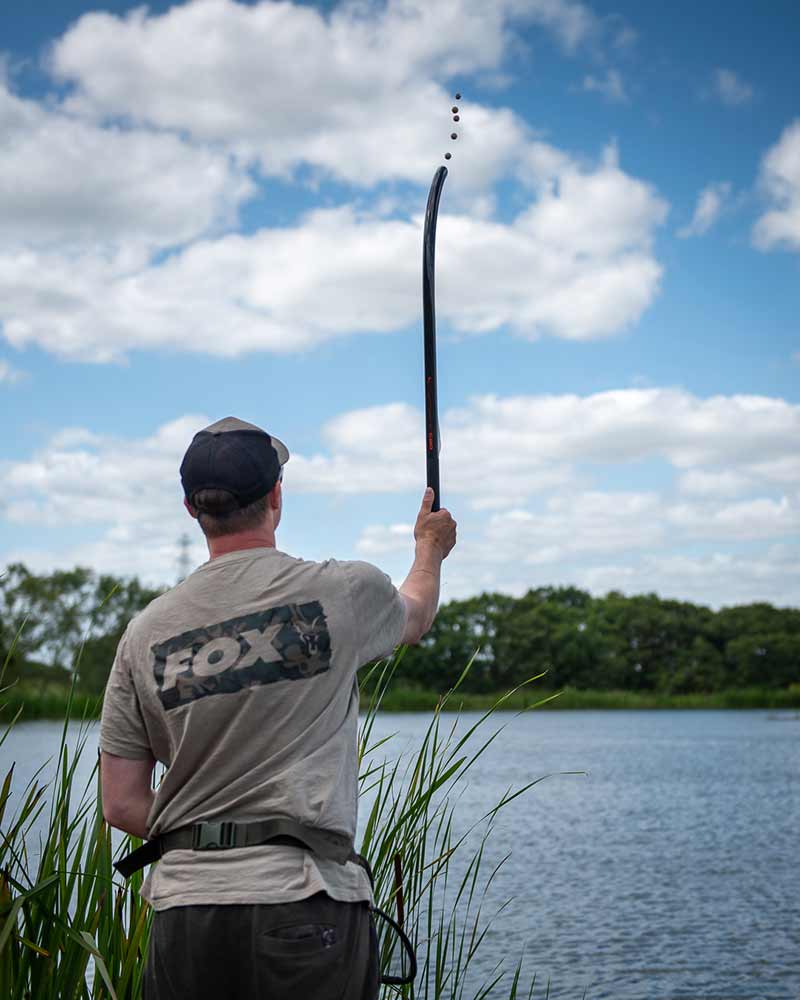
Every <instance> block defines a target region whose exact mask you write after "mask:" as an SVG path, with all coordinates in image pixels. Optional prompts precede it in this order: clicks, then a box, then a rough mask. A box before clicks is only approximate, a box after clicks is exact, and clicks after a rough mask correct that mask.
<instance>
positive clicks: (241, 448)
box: [181, 417, 289, 513]
mask: <svg viewBox="0 0 800 1000" xmlns="http://www.w3.org/2000/svg"><path fill="white" fill-rule="evenodd" d="M288 461H289V450H288V449H287V447H286V445H285V444H284V443H283V442H282V441H279V440H278V439H277V438H276V437H273V436H272V435H271V434H267V432H266V431H264V430H262V429H261V428H260V427H256V426H255V424H248V423H246V422H245V421H244V420H239V419H238V418H236V417H225V418H224V419H223V420H218V421H217V422H216V423H214V424H211V426H210V427H205V428H204V429H203V430H201V431H198V432H197V434H195V436H194V437H193V438H192V443H191V444H190V445H189V447H188V448H187V449H186V454H185V455H184V456H183V461H182V462H181V483H182V484H183V492H184V495H185V496H186V499H187V501H188V502H189V504H190V505H191V506H192V507H194V508H195V510H197V509H201V510H202V507H201V508H198V506H197V504H196V502H195V500H194V499H193V498H194V495H195V494H196V493H197V492H198V491H199V490H226V491H227V492H228V493H230V494H231V502H230V505H229V506H228V507H227V508H220V507H219V505H217V504H215V505H214V513H223V512H224V511H225V510H231V511H233V510H237V509H238V508H241V507H247V505H248V504H251V503H253V502H254V501H256V500H258V499H259V498H260V497H263V496H266V494H267V493H269V492H270V490H271V489H273V487H274V486H275V483H277V481H278V479H279V478H280V474H281V468H282V467H283V466H284V465H285V464H286V463H287V462H288Z"/></svg>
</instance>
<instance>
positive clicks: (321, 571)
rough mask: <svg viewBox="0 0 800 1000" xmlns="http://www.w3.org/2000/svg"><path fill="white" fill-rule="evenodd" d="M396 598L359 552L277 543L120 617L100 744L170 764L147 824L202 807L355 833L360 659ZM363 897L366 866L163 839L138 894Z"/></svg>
mask: <svg viewBox="0 0 800 1000" xmlns="http://www.w3.org/2000/svg"><path fill="white" fill-rule="evenodd" d="M404 624H405V607H404V604H403V602H402V599H401V598H400V597H399V595H398V594H397V592H396V591H395V590H394V588H393V586H392V584H391V581H390V580H389V578H388V577H387V576H385V575H384V574H383V573H381V572H380V571H379V570H378V569H376V568H375V567H374V566H370V565H369V564H367V563H360V562H337V561H335V560H329V561H326V562H324V563H313V562H306V561H304V560H300V559H294V558H292V557H291V556H288V555H285V554H284V553H282V552H280V551H278V550H277V549H274V548H253V549H245V550H237V551H234V552H230V553H228V554H227V555H223V556H220V557H218V558H215V559H213V560H211V561H210V562H208V563H205V564H204V565H203V566H201V567H200V568H199V569H198V570H196V571H195V572H194V573H193V574H192V575H191V576H190V577H188V578H187V580H185V581H184V582H183V583H182V584H180V585H179V586H178V587H176V588H174V589H173V590H171V591H169V592H168V593H167V594H165V595H163V596H162V597H160V598H158V599H157V600H156V601H154V602H153V603H152V604H151V605H149V606H148V608H146V609H145V611H143V612H142V614H141V615H139V616H137V618H135V619H134V620H133V622H131V624H130V626H129V628H128V631H127V632H126V634H125V636H124V638H123V641H122V642H121V643H120V648H119V651H118V654H117V660H116V662H115V664H114V669H113V671H112V674H111V678H110V681H109V687H108V691H107V695H106V702H105V705H104V712H103V723H102V730H101V747H102V749H103V750H104V751H105V752H107V753H111V754H116V755H118V756H123V757H129V758H130V757H136V756H141V757H145V756H147V755H149V754H151V753H152V754H153V756H155V757H156V758H157V759H158V760H160V761H161V762H162V763H164V764H166V765H167V766H168V770H167V773H166V775H165V776H164V779H163V780H162V782H161V784H160V785H159V788H158V791H157V794H156V797H155V801H154V804H153V808H152V810H151V812H150V815H149V817H148V836H149V837H155V836H158V835H159V834H160V833H162V832H164V831H167V830H171V829H176V828H179V827H184V826H187V825H190V824H192V823H194V822H197V821H199V820H210V819H214V820H219V819H236V820H250V819H263V818H265V817H268V816H287V817H290V818H292V819H295V820H298V821H300V822H303V823H307V824H309V825H311V826H318V827H321V828H322V829H326V830H333V831H336V832H340V833H343V834H345V835H347V836H349V837H351V838H352V837H353V836H354V834H355V824H356V815H357V759H356V730H357V720H358V690H357V686H356V680H355V675H356V670H357V669H358V667H359V666H360V665H362V664H363V663H365V662H368V661H369V660H371V659H374V658H376V657H377V656H380V655H383V654H385V653H388V652H389V651H390V650H391V649H392V648H393V647H394V646H395V645H396V644H397V643H398V642H399V641H400V639H401V637H402V635H403V628H404ZM320 891H323V892H326V893H327V894H328V895H329V896H331V897H332V898H334V899H339V900H343V901H357V900H368V899H370V887H369V883H368V880H367V877H366V874H365V872H364V871H363V869H362V868H361V867H359V866H358V865H356V864H352V863H350V864H347V865H339V864H337V863H336V862H333V861H330V860H326V859H324V858H320V857H318V856H314V855H312V854H311V853H309V852H306V851H303V850H302V849H300V848H297V847H291V846H277V845H264V846H261V847H249V848H234V849H231V850H226V851H224V852H218V851H211V852H195V851H191V850H175V851H170V852H169V853H168V854H166V855H165V856H164V858H163V860H162V861H161V862H160V864H159V865H157V866H155V868H154V870H153V872H152V873H151V875H150V877H149V879H148V882H147V883H146V884H145V887H144V889H143V894H144V895H145V896H146V898H148V899H149V900H150V901H151V902H152V903H153V905H154V907H155V909H157V910H160V909H166V908H168V907H172V906H176V905H177V906H181V905H189V904H202V903H235V904H238V903H278V902H288V901H291V900H295V899H303V898H306V897H307V896H309V895H310V894H312V893H314V892H320Z"/></svg>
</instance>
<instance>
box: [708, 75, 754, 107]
mask: <svg viewBox="0 0 800 1000" xmlns="http://www.w3.org/2000/svg"><path fill="white" fill-rule="evenodd" d="M712 89H713V93H714V95H715V96H716V97H717V98H719V100H720V101H722V103H723V104H727V105H728V106H729V107H736V106H737V105H741V104H749V103H750V102H751V101H752V100H753V88H752V86H751V85H750V84H749V83H747V82H746V81H745V80H742V78H741V77H739V76H737V75H736V73H734V72H733V70H730V69H722V68H720V69H715V70H714V75H713V80H712Z"/></svg>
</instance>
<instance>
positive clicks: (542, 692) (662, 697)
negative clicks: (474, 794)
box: [5, 650, 800, 722]
mask: <svg viewBox="0 0 800 1000" xmlns="http://www.w3.org/2000/svg"><path fill="white" fill-rule="evenodd" d="M404 652H405V653H406V654H407V652H408V651H407V650H405V651H404ZM545 680H546V678H545ZM370 697H371V696H370V694H369V693H367V692H366V691H363V692H362V695H361V710H362V712H365V711H367V710H368V708H369V703H370ZM497 700H498V695H497V694H496V693H486V694H476V693H474V692H469V691H461V690H459V691H458V693H457V694H455V695H449V696H448V697H447V698H445V697H444V696H443V695H442V692H440V691H429V690H426V689H425V688H414V687H408V686H406V685H403V684H402V683H396V684H394V685H393V686H392V687H391V688H390V689H389V690H388V691H387V692H386V693H385V694H384V697H383V700H382V702H381V710H382V711H384V712H432V711H433V710H434V709H436V708H437V706H440V708H441V711H443V712H485V711H487V710H488V709H490V708H492V707H493V706H495V705H496V703H497ZM5 703H6V705H7V712H8V713H9V714H10V715H15V714H16V713H17V712H20V719H21V720H22V721H25V722H30V721H31V720H34V719H63V718H65V717H66V715H67V713H69V716H70V718H72V719H87V720H88V719H99V717H100V709H101V706H102V699H101V698H98V696H97V695H87V694H78V693H73V694H72V697H70V691H69V689H68V688H61V687H59V688H53V689H51V690H47V691H45V692H44V693H41V692H39V691H38V690H37V689H36V688H31V687H26V686H24V685H23V686H19V685H17V686H15V687H14V688H12V689H10V690H8V691H7V692H6V694H5ZM534 704H535V705H537V707H538V708H540V709H541V710H542V711H563V710H570V711H576V710H577V711H579V710H582V709H593V710H598V709H609V710H613V709H629V710H641V709H765V710H771V711H798V712H800V684H793V685H791V686H790V687H788V688H785V689H778V690H770V689H769V688H738V689H734V690H732V691H715V692H713V693H712V694H665V693H663V692H657V691H655V692H646V691H644V692H642V691H592V690H586V691H581V690H578V689H576V688H562V690H561V691H551V690H548V689H547V688H539V687H538V686H537V688H536V690H535V692H533V691H529V690H528V689H527V688H523V689H522V690H519V691H516V692H514V693H513V694H511V695H509V696H508V697H507V698H506V699H505V700H504V702H503V704H502V706H501V707H499V708H497V709H496V711H498V712H502V711H510V712H520V711H524V710H525V709H527V708H531V707H533V705H534Z"/></svg>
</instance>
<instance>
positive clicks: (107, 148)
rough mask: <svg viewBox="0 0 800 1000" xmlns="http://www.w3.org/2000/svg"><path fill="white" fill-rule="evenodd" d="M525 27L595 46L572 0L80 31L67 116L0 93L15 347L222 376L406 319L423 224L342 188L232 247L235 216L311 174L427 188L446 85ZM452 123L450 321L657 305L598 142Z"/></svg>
mask: <svg viewBox="0 0 800 1000" xmlns="http://www.w3.org/2000/svg"><path fill="white" fill-rule="evenodd" d="M523 23H533V24H538V25H540V26H544V27H545V28H546V29H547V30H549V31H551V32H553V33H554V34H555V35H556V37H558V39H559V40H560V42H561V43H562V44H563V45H564V46H565V47H566V48H567V49H574V48H575V47H577V46H578V45H580V44H582V43H584V42H586V41H588V40H590V39H592V38H595V37H599V36H600V35H602V33H603V31H604V30H605V28H604V27H603V24H602V22H601V21H599V20H598V19H597V18H595V17H594V15H593V14H592V13H591V12H590V11H589V9H588V8H586V7H584V6H583V5H581V4H579V3H574V2H571V0H525V2H520V0H502V2H498V3H497V4H492V5H489V6H488V7H487V6H486V5H485V4H483V3H480V2H478V0H454V2H453V3H451V4H427V3H422V2H421V0H390V2H389V3H387V4H386V5H384V6H377V7H372V6H369V7H364V6H361V5H353V4H340V5H339V6H336V7H334V8H333V9H332V10H331V11H329V12H325V13H323V12H320V11H318V10H316V9H314V8H310V7H308V6H306V5H301V4H293V3H289V2H287V3H273V2H270V0H264V2H261V3H257V4H252V5H247V4H239V3H234V2H232V0H194V2H191V3H186V4H183V5H182V6H177V7H173V8H171V9H170V10H169V11H167V12H165V13H163V14H150V13H149V12H148V11H147V9H146V8H138V9H136V10H134V11H132V12H130V13H129V14H127V15H125V16H122V17H117V16H114V15H111V14H107V13H91V14H87V15H85V16H84V17H82V18H80V19H79V21H77V22H76V24H75V25H74V26H73V27H72V28H71V29H70V30H69V31H68V32H67V33H66V34H65V35H64V36H63V37H62V38H61V39H60V40H59V41H57V42H56V43H55V44H54V46H53V47H52V51H51V53H50V56H49V61H48V65H49V67H50V69H51V71H52V72H53V74H55V76H56V78H57V79H58V80H59V81H60V82H62V83H63V84H65V85H66V96H65V97H64V98H63V99H60V100H57V99H50V100H48V101H47V102H37V101H34V100H30V99H22V98H20V97H17V96H15V95H14V94H13V93H12V92H11V91H10V89H9V87H8V86H7V84H5V83H0V126H2V127H1V128H0V324H1V325H2V333H3V335H4V336H5V338H6V340H7V341H8V342H10V343H11V344H13V345H15V346H17V347H25V346H29V345H37V346H39V347H42V348H44V349H45V350H48V351H50V352H52V353H55V354H57V355H59V356H60V357H63V358H70V359H77V360H85V361H94V362H109V361H119V360H122V359H124V358H125V356H126V354H127V352H129V351H136V350H154V349H159V348H161V349H166V350H171V351H174V350H177V351H183V350H191V351H196V352H203V353H210V354H216V355H224V356H230V357H237V356H242V355H244V354H246V353H248V352H253V351H269V352H276V353H284V352H291V351H303V350H308V349H310V348H312V347H313V346H315V345H317V344H320V343H322V342H325V341H327V340H330V339H333V338H335V337H341V336H349V335H351V334H358V333H363V332H369V333H388V332H392V331H396V330H400V329H402V328H404V327H407V326H408V325H409V324H411V323H413V322H416V320H417V313H418V308H419V303H418V297H419V289H418V284H419V275H418V269H419V244H420V235H421V233H420V230H421V225H422V220H421V218H420V217H409V216H408V214H402V213H400V211H399V209H398V206H397V205H396V204H395V205H392V204H391V191H388V192H384V195H385V197H383V201H382V206H376V208H375V209H373V210H372V211H371V212H370V213H365V212H364V211H362V210H360V209H358V208H357V207H355V206H356V205H357V204H358V203H359V196H358V195H355V194H353V195H351V196H350V197H349V199H348V201H349V203H347V204H340V205H339V206H338V207H335V208H326V209H321V210H318V211H314V212H310V213H308V214H307V215H305V216H304V217H302V218H299V219H295V220H294V221H293V222H292V223H290V224H288V225H285V226H282V227H280V228H262V229H260V230H258V231H255V232H249V233H248V234H247V235H242V234H239V233H235V232H231V231H230V230H231V229H234V228H235V226H236V215H237V210H238V209H239V207H240V206H241V205H242V204H243V203H244V202H245V201H247V200H248V199H250V198H253V197H255V195H256V194H264V195H266V196H267V197H268V190H269V189H268V179H269V178H270V177H272V176H282V177H288V176H295V175H296V174H297V171H298V170H299V169H300V168H303V171H304V173H303V174H302V175H301V176H302V179H303V181H307V180H308V179H309V178H311V181H312V182H314V181H319V179H320V178H321V177H325V176H332V177H335V178H338V179H340V180H345V181H347V182H349V183H350V184H351V185H353V186H355V187H357V188H361V189H363V188H368V187H369V186H370V185H373V184H376V183H378V182H384V181H392V180H398V179H399V180H410V181H415V182H423V183H426V184H427V181H428V180H429V178H430V171H431V164H432V163H435V162H436V160H437V159H438V157H439V156H440V155H441V148H442V139H443V138H444V137H445V135H446V134H447V133H448V132H449V130H450V128H451V125H450V122H449V110H448V106H449V105H451V102H452V97H451V95H450V93H449V90H448V87H449V81H450V80H451V79H452V78H453V77H454V76H457V75H458V74H459V73H462V72H463V73H467V72H469V73H480V72H483V71H485V72H493V71H500V70H502V66H503V59H504V57H505V54H506V52H507V50H508V47H509V45H510V44H511V41H512V39H513V38H514V32H515V30H516V27H517V26H518V25H520V24H523ZM212 37H213V39H214V44H213V45H208V44H206V40H207V39H208V38H212ZM286 51H292V53H293V58H292V59H290V60H287V59H285V58H284V53H285V52H286ZM400 97H402V109H400V108H399V107H398V100H400ZM461 104H462V105H463V107H462V125H461V130H460V131H461V134H460V138H459V143H458V146H459V162H458V171H457V174H456V177H457V180H458V183H457V184H456V183H453V188H454V192H453V196H452V198H451V199H450V201H449V204H450V205H451V206H452V208H451V210H450V213H449V214H445V215H443V216H442V218H441V220H440V234H441V235H440V242H441V244H442V245H445V244H446V245H447V247H448V252H447V254H443V255H441V257H440V265H439V276H438V277H439V287H440V290H441V291H440V302H439V310H440V315H441V316H442V318H443V319H445V320H448V321H449V322H450V323H451V324H452V326H453V327H455V329H456V330H458V331H459V332H463V333H484V332H489V331H494V330H498V329H501V328H504V329H508V330H510V331H511V332H512V333H514V334H516V335H518V336H521V337H525V338H528V339H535V338H537V337H539V336H541V335H543V334H549V335H553V336H557V337H563V338H567V339H573V340H588V339H593V338H597V337H604V336H610V335H613V334H614V333H617V332H619V331H620V330H623V329H625V328H627V327H629V326H630V325H631V324H633V323H635V322H636V321H637V320H638V319H639V317H640V316H641V315H642V313H643V312H644V311H645V310H646V309H647V308H648V306H649V305H650V304H651V303H652V301H653V299H654V297H655V296H656V294H657V293H658V289H659V282H660V278H661V267H660V265H659V263H658V261H657V260H656V259H655V256H654V253H653V249H652V242H653V236H654V233H655V230H656V228H657V227H658V226H659V225H660V224H661V223H662V222H663V220H664V218H665V216H666V212H667V206H666V204H665V202H664V201H663V199H661V198H660V197H659V196H658V194H657V192H656V191H655V190H654V189H653V188H652V187H650V186H649V185H647V184H645V183H643V182H642V181H640V180H637V179H636V178H633V177H631V176H630V175H628V174H626V173H625V172H624V170H623V169H622V168H621V167H620V164H619V158H618V155H617V152H616V149H615V148H614V147H613V146H612V147H609V148H608V149H607V150H606V152H605V154H604V155H603V157H602V159H601V161H600V162H598V163H596V164H587V163H586V162H585V161H581V162H579V161H578V160H576V159H575V158H574V157H571V156H569V155H567V154H566V153H564V152H563V151H561V150H558V149H556V148H555V147H553V146H552V145H550V144H548V143H545V142H543V141H541V139H539V138H537V137H536V135H535V134H534V132H533V130H532V129H531V127H530V126H529V125H528V124H527V123H525V122H524V121H523V120H522V119H520V118H519V117H518V116H517V115H515V114H514V113H513V112H511V111H510V110H508V109H505V108H491V107H487V106H483V105H480V104H478V103H475V102H470V101H466V102H461ZM437 108H438V109H441V110H434V109H437ZM462 154H463V155H462ZM54 163H57V164H58V169H53V164H54ZM454 163H455V161H454ZM255 171H260V172H261V174H262V175H263V178H262V179H261V181H260V183H261V184H262V185H264V184H266V189H265V190H264V191H262V190H260V189H259V190H257V189H256V186H255V182H254V179H253V178H254V177H255V176H256V172H255ZM508 176H513V178H514V179H515V180H516V182H517V183H518V184H519V185H520V186H521V191H522V192H523V193H522V199H521V200H523V199H524V201H525V202H526V203H527V207H524V208H522V209H521V210H520V211H519V213H518V214H517V216H516V218H514V219H512V220H511V221H504V222H502V223H501V222H497V221H494V220H493V217H492V216H493V207H494V194H493V191H492V185H493V184H494V183H495V182H496V181H498V180H499V179H501V178H503V177H508ZM264 178H266V180H264ZM454 180H455V179H454ZM221 330H225V331H226V335H225V336H224V337H222V336H220V331H221ZM188 331H191V336H189V335H188Z"/></svg>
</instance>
